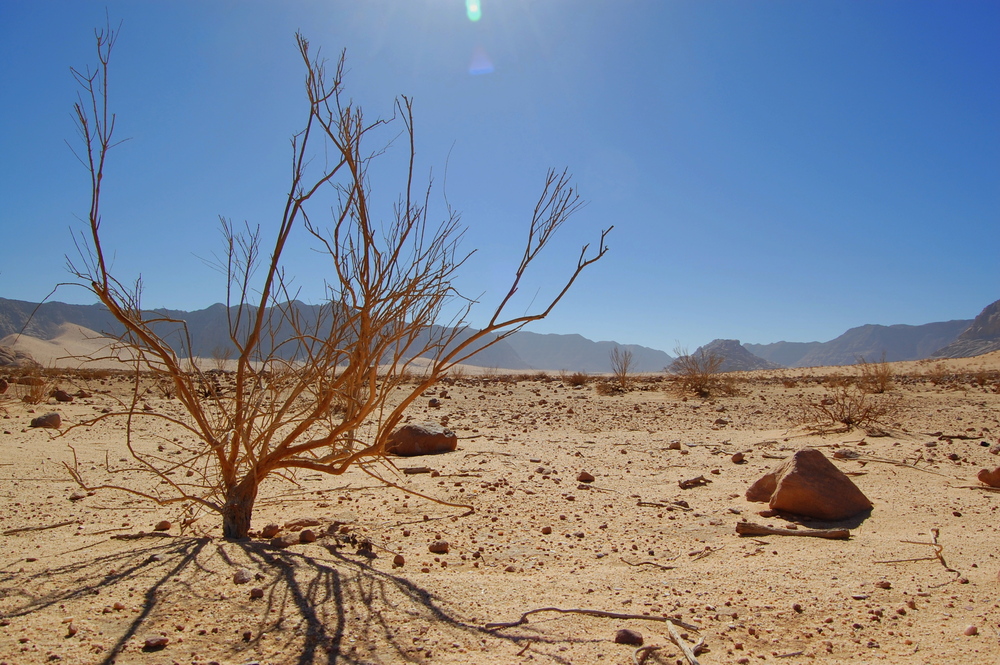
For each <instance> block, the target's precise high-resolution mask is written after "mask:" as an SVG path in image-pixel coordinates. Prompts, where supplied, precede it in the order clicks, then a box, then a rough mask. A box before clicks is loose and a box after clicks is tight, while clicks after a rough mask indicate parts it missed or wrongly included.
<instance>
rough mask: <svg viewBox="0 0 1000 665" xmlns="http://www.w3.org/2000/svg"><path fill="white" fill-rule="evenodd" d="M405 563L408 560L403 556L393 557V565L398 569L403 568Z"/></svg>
mask: <svg viewBox="0 0 1000 665" xmlns="http://www.w3.org/2000/svg"><path fill="white" fill-rule="evenodd" d="M405 563H406V559H404V558H403V555H402V554H397V555H396V556H394V557H392V565H393V566H395V567H397V568H399V567H401V566H403V565H404V564H405Z"/></svg>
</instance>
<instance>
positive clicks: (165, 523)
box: [153, 520, 173, 531]
mask: <svg viewBox="0 0 1000 665" xmlns="http://www.w3.org/2000/svg"><path fill="white" fill-rule="evenodd" d="M172 526H173V525H172V524H171V523H170V520H160V521H159V522H157V523H156V525H155V526H154V527H153V531H170V527H172Z"/></svg>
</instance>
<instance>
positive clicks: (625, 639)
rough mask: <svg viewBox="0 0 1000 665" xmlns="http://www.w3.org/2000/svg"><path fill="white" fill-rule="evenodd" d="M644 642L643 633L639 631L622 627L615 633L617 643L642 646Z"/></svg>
mask: <svg viewBox="0 0 1000 665" xmlns="http://www.w3.org/2000/svg"><path fill="white" fill-rule="evenodd" d="M642 643H643V639H642V633H640V632H638V631H635V630H629V629H628V628H622V629H621V630H619V631H618V632H617V633H615V644H631V645H632V646H637V647H641V646H642Z"/></svg>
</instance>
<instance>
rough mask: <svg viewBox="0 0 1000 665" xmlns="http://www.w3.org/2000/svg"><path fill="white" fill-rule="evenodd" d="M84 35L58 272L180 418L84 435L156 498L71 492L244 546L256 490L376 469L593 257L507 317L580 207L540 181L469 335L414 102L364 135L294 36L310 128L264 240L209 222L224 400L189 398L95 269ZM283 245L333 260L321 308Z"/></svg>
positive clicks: (176, 354)
mask: <svg viewBox="0 0 1000 665" xmlns="http://www.w3.org/2000/svg"><path fill="white" fill-rule="evenodd" d="M95 35H96V38H97V54H98V60H99V63H98V65H97V67H96V69H95V70H91V69H89V68H88V69H86V70H82V71H81V70H73V73H74V75H75V76H76V79H77V81H78V82H79V84H80V86H81V94H80V96H79V101H78V103H77V104H76V105H75V119H76V122H77V125H78V129H79V133H80V135H81V137H82V139H83V147H82V149H81V150H79V151H78V152H77V156H78V157H79V158H80V160H81V161H82V162H83V164H84V165H85V166H86V168H87V170H88V171H89V173H90V178H91V201H90V212H89V215H88V219H87V221H88V224H87V229H86V231H85V232H83V233H81V234H80V235H79V236H78V237H77V240H76V242H77V248H78V250H79V258H78V259H77V260H76V261H75V262H74V261H70V262H69V263H70V270H71V271H72V272H73V273H74V274H75V275H76V276H77V277H78V278H79V279H80V281H81V283H82V284H83V285H85V286H86V287H88V288H89V289H90V290H92V291H93V293H94V294H95V295H96V297H97V298H98V299H99V300H100V302H101V303H103V304H104V305H105V306H106V307H107V308H108V310H109V311H110V312H111V314H112V315H113V316H114V318H115V319H116V320H117V322H118V323H119V324H120V325H121V326H122V327H123V328H124V330H125V333H124V334H123V335H122V336H121V338H120V342H121V343H122V344H123V345H124V346H125V347H127V348H128V349H129V350H130V352H131V354H132V357H133V358H134V361H133V362H134V364H133V366H134V370H135V374H134V377H135V385H136V386H138V385H139V381H140V377H142V376H146V377H148V376H150V375H152V376H153V377H154V378H155V379H156V380H158V381H160V382H167V383H169V384H172V386H173V394H174V395H175V396H176V398H177V399H178V400H179V401H180V403H181V404H182V405H183V406H184V410H185V413H186V417H184V418H171V417H169V416H167V415H163V414H159V413H156V412H146V411H144V410H143V409H142V400H141V399H140V397H141V396H140V393H139V391H138V390H135V391H134V395H133V398H132V399H131V402H130V403H126V404H125V408H123V409H121V410H120V411H118V412H116V413H111V414H104V415H102V416H100V417H98V418H96V419H94V420H91V421H89V422H88V423H85V424H87V425H89V424H93V423H94V422H96V421H97V420H101V419H105V418H123V419H125V421H126V422H127V423H128V429H127V433H128V434H127V436H128V440H127V443H128V447H129V450H130V452H131V454H132V457H133V458H134V460H135V462H137V463H138V467H139V469H141V470H142V471H144V472H146V473H147V474H149V477H151V478H152V479H153V480H154V481H156V483H157V484H156V485H155V487H157V488H159V489H155V490H149V489H143V488H142V487H141V486H139V487H137V486H135V485H134V484H130V483H117V484H116V483H103V484H98V485H96V486H93V487H92V486H89V485H88V484H87V483H86V481H85V479H84V476H83V473H82V471H81V466H82V465H79V464H74V465H72V466H70V472H71V473H72V475H73V477H74V478H75V479H76V481H77V482H78V483H79V484H80V485H82V486H84V487H88V488H89V489H100V488H113V489H117V490H122V491H126V492H130V493H132V494H136V495H140V496H143V497H146V498H148V499H152V500H154V501H156V502H158V503H160V504H168V503H175V502H182V503H186V504H189V505H190V504H196V505H198V506H201V507H202V508H203V509H208V510H210V511H215V512H217V513H219V514H220V515H221V516H222V522H223V533H224V535H225V536H226V537H227V538H244V537H246V536H247V533H248V531H249V529H250V521H251V516H252V513H253V507H254V502H255V499H256V497H257V493H258V489H259V488H260V485H261V483H262V482H263V481H264V480H265V479H266V478H268V477H270V476H275V475H276V476H280V477H282V478H285V479H286V480H290V481H292V482H294V481H295V476H296V472H300V471H301V470H309V471H311V472H321V473H325V474H332V475H339V474H343V473H344V472H345V471H347V470H348V469H349V468H351V467H352V466H353V465H359V466H361V467H362V468H366V469H368V468H369V466H370V465H371V464H372V463H373V462H377V461H379V460H380V459H381V458H382V457H383V456H384V454H385V453H384V450H385V445H386V442H387V439H388V437H389V434H390V433H391V432H392V431H393V429H394V428H395V426H396V425H397V424H398V423H399V422H400V420H401V419H402V418H403V415H404V413H405V411H406V409H407V407H409V406H410V404H411V403H413V401H414V400H415V399H416V398H417V397H418V396H419V395H420V394H421V393H422V392H424V391H425V390H426V389H427V388H428V387H430V386H432V385H433V384H435V383H436V382H438V381H439V380H440V379H441V378H442V377H444V376H445V374H446V373H447V372H448V370H449V369H451V368H453V367H454V366H455V365H457V364H458V363H461V362H463V361H465V360H468V359H469V358H470V357H471V356H472V355H474V354H475V353H477V352H479V351H481V350H482V349H484V348H486V347H488V346H490V345H491V344H495V343H496V342H497V341H499V340H501V339H503V338H505V337H507V336H509V335H511V334H513V333H514V332H515V331H517V330H519V329H520V328H522V327H523V326H524V325H525V324H527V323H530V322H532V321H537V320H539V319H542V318H544V317H545V316H547V315H548V314H549V313H550V312H551V311H552V309H553V307H554V306H555V305H556V304H557V303H558V302H559V301H560V300H561V299H562V297H563V296H564V295H565V294H566V292H567V291H568V290H569V288H570V287H571V286H572V285H573V283H574V282H575V280H576V278H577V277H578V276H579V275H580V273H581V272H582V271H583V270H584V269H585V268H587V267H588V266H589V265H591V264H592V263H594V262H595V261H597V260H599V259H600V258H601V257H603V256H604V254H605V253H606V252H607V246H606V245H605V238H606V236H607V233H608V232H609V231H610V228H609V229H608V230H607V231H603V232H602V233H601V236H600V242H599V245H598V247H597V249H596V250H591V249H590V248H589V246H586V245H585V246H584V247H583V248H582V250H581V252H580V254H579V258H578V260H577V262H576V265H575V266H574V267H572V268H570V269H569V270H568V276H567V277H566V278H565V279H564V280H563V281H561V282H559V283H550V284H547V285H546V286H548V287H550V288H551V292H552V296H551V297H550V298H549V299H548V300H547V304H544V305H542V306H541V307H540V308H538V309H536V310H534V311H533V312H529V313H524V314H518V315H514V314H509V313H508V310H509V309H511V304H512V299H513V298H514V295H515V293H516V292H517V291H518V289H519V288H520V287H521V285H522V280H524V279H525V277H526V274H527V272H528V269H529V267H530V266H531V265H532V264H533V263H535V262H536V261H537V259H538V256H539V253H540V252H541V251H542V249H543V248H544V247H545V246H546V245H548V244H549V243H550V242H551V240H552V237H553V234H555V232H556V231H557V230H558V229H559V228H560V227H561V226H562V225H563V223H565V222H566V220H567V219H568V218H569V217H570V216H571V215H572V214H573V213H574V212H576V211H577V210H578V209H579V208H580V206H581V201H580V199H579V196H578V194H577V192H576V191H575V189H574V188H573V187H572V185H571V184H570V178H569V176H568V174H567V173H566V172H565V171H563V172H561V173H560V172H557V171H549V173H548V175H547V176H546V179H545V182H544V185H543V188H542V193H541V196H540V197H539V198H538V202H537V204H536V205H535V209H534V212H533V214H532V217H531V221H530V223H529V225H528V230H527V238H526V242H525V248H524V254H523V255H522V257H521V261H520V263H519V265H518V267H517V269H516V270H515V272H514V274H513V277H512V282H511V285H510V288H509V290H508V292H507V293H506V295H505V296H504V297H503V298H502V299H501V300H500V302H499V303H498V304H497V306H496V308H495V309H494V310H493V312H492V315H491V316H490V318H489V323H488V324H487V325H486V326H485V327H483V328H482V329H479V330H473V329H471V328H469V327H468V325H467V324H466V321H467V316H468V314H469V312H470V310H471V308H472V306H473V305H474V304H475V303H474V302H473V301H471V300H468V299H464V298H463V297H462V296H461V295H460V294H459V293H457V291H456V289H455V287H454V286H453V279H454V277H455V275H456V273H457V272H458V271H459V269H460V268H461V267H462V266H463V264H464V263H465V262H466V260H467V259H468V258H469V255H470V254H469V253H462V252H461V250H460V248H459V240H460V239H461V237H462V233H463V229H462V227H461V226H460V225H459V216H458V214H457V213H455V212H454V211H453V210H452V209H451V208H450V206H448V207H447V211H446V213H445V215H444V219H443V221H440V222H435V221H432V220H431V218H430V211H429V207H430V206H429V202H430V195H431V186H430V184H429V183H428V185H427V187H426V188H421V190H420V191H419V192H418V191H417V190H416V188H415V184H414V150H415V148H414V131H413V115H412V104H411V101H410V100H409V99H408V98H406V97H401V98H399V99H398V100H397V101H396V103H395V108H394V113H393V116H392V117H391V118H388V119H376V120H373V121H369V120H368V119H366V117H365V115H364V113H363V112H362V109H361V108H360V107H358V106H356V105H354V104H353V103H352V102H351V101H350V100H349V99H348V98H347V97H346V96H345V94H344V88H343V74H344V56H343V54H342V55H341V57H340V59H339V61H338V62H337V65H336V68H335V69H333V71H332V72H330V71H328V70H327V68H326V64H325V62H324V61H323V60H321V59H319V58H318V57H314V56H313V55H312V54H311V53H310V47H309V42H308V41H307V40H306V39H305V38H304V37H303V36H302V35H300V34H299V35H296V41H297V45H298V50H299V53H300V54H301V57H302V62H303V64H304V67H305V73H306V81H305V92H306V97H307V101H308V116H307V119H306V121H305V125H304V128H303V129H302V131H300V132H299V133H298V134H296V135H295V136H294V137H293V139H292V142H291V143H292V169H291V183H290V186H289V189H288V191H289V194H288V197H287V200H286V201H285V203H284V212H283V215H282V217H281V219H280V221H279V223H278V225H277V229H276V231H274V235H273V237H267V238H266V237H265V235H264V234H263V232H262V231H261V229H260V227H256V228H254V227H251V226H250V225H248V224H244V225H236V224H233V223H232V222H231V221H229V220H223V222H222V228H223V233H224V238H225V242H226V251H225V253H224V255H223V256H224V257H225V258H224V260H223V261H221V263H222V264H223V267H224V269H225V273H226V277H227V293H226V303H227V305H228V308H229V316H230V318H229V338H230V341H231V343H232V345H233V347H234V348H235V352H234V354H233V360H232V361H231V363H232V364H234V365H235V372H234V373H233V374H232V375H231V383H232V385H231V386H230V387H229V388H228V389H226V390H215V391H204V390H201V387H202V386H205V385H206V384H207V383H208V381H207V380H206V377H205V376H204V374H203V373H202V371H201V369H200V368H199V367H198V366H197V364H196V363H194V362H192V361H187V362H185V359H186V358H191V357H193V352H192V347H191V341H190V336H189V335H188V331H187V327H186V325H185V323H184V322H183V321H176V320H169V319H166V318H164V317H163V316H160V315H158V314H156V313H155V312H150V311H145V310H143V308H142V306H141V303H140V295H141V282H140V281H139V280H136V282H135V283H134V284H132V285H126V284H125V283H123V282H122V281H119V279H117V278H116V276H115V275H114V274H112V272H111V268H110V267H109V265H108V262H107V260H106V256H107V254H108V250H107V249H106V248H105V245H104V243H103V242H102V236H101V224H102V219H101V198H102V195H103V190H102V186H103V184H104V182H103V176H104V167H105V162H106V159H107V156H108V153H109V152H110V151H111V150H112V149H113V148H114V147H115V146H116V145H117V143H116V141H115V139H114V138H113V135H114V129H115V116H114V114H112V113H111V112H110V110H109V104H108V86H107V83H108V78H107V77H108V63H109V60H110V56H111V52H112V49H113V47H114V44H115V38H116V31H114V30H112V29H111V28H110V26H108V27H107V28H106V29H105V30H101V31H95ZM399 124H401V125H402V128H401V130H397V131H398V133H399V135H400V136H402V137H404V139H405V140H406V143H407V155H408V168H407V170H406V182H405V185H404V186H403V187H401V191H402V193H401V194H399V195H398V199H397V200H396V203H395V206H394V214H393V216H392V219H391V222H390V223H382V222H380V221H378V220H377V219H376V218H375V214H376V213H375V212H374V211H373V210H372V197H373V192H372V187H371V184H370V181H369V178H368V168H369V166H370V164H371V163H372V162H373V160H375V159H377V158H379V157H381V156H383V155H384V154H386V151H387V149H388V147H387V143H386V142H382V143H381V144H378V145H375V146H374V147H372V146H371V143H372V137H373V136H377V133H376V132H378V131H381V130H382V129H383V128H385V127H389V126H390V125H397V126H398V125H399ZM323 195H326V196H328V197H329V198H332V199H334V200H335V205H334V207H333V214H332V219H330V220H329V221H327V222H321V221H320V220H319V217H318V212H315V211H317V210H318V209H320V205H319V204H318V203H317V201H318V200H320V199H321V197H322V196H323ZM331 195H332V196H331ZM327 209H329V206H327ZM293 233H298V234H299V235H300V236H301V237H304V238H309V239H310V240H311V241H312V242H313V243H314V244H315V245H316V246H317V247H318V248H319V249H320V250H321V251H323V252H325V254H326V256H327V258H328V259H329V266H330V275H331V276H330V277H329V279H328V282H327V292H328V299H327V300H326V301H325V302H324V304H323V305H321V306H318V307H314V308H311V309H310V308H304V307H302V306H301V305H300V304H298V303H296V302H295V298H294V295H295V294H294V293H293V292H292V291H291V288H290V286H289V285H290V281H291V280H290V277H289V276H288V275H287V274H286V271H285V263H284V260H283V259H284V254H285V251H286V247H287V246H288V243H289V241H290V238H291V237H292V235H293ZM446 312H447V313H448V315H447V316H445V313H446ZM456 312H457V313H456ZM442 319H445V320H442ZM417 358H423V359H428V360H429V364H428V365H427V366H426V367H421V371H422V373H421V374H418V373H417V372H415V371H413V370H414V367H415V360H416V359H417ZM414 375H418V376H419V380H418V381H416V382H414V381H413V379H412V377H413V376H414ZM404 381H405V382H404ZM401 386H402V387H403V390H397V389H398V388H399V387H401ZM400 395H402V397H400ZM390 397H392V399H390ZM142 418H161V419H166V420H169V421H171V422H172V423H173V424H174V425H175V426H179V427H182V428H184V429H185V430H187V432H188V433H189V434H190V437H188V438H191V439H193V440H194V441H195V443H191V442H188V443H184V442H181V441H180V440H179V439H180V438H181V437H178V440H175V441H161V442H158V443H160V445H159V446H156V445H152V444H151V443H150V442H149V441H147V440H143V439H142V437H140V436H138V435H136V434H135V432H134V428H133V423H134V422H136V421H137V420H139V419H142ZM164 448H166V449H164ZM74 459H75V456H74Z"/></svg>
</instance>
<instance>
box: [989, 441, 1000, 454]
mask: <svg viewBox="0 0 1000 665" xmlns="http://www.w3.org/2000/svg"><path fill="white" fill-rule="evenodd" d="M990 454H991V455H1000V443H994V444H993V445H992V446H990Z"/></svg>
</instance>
